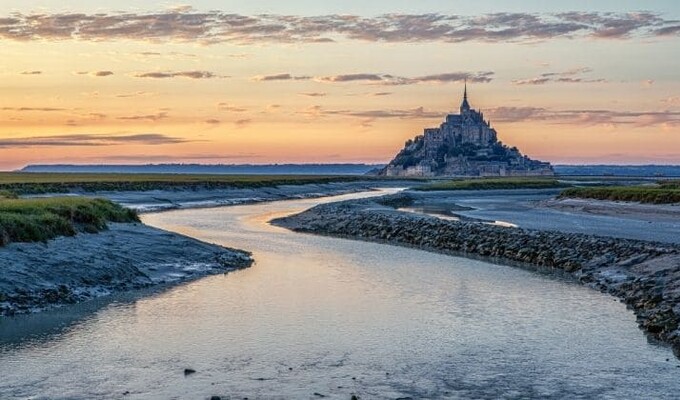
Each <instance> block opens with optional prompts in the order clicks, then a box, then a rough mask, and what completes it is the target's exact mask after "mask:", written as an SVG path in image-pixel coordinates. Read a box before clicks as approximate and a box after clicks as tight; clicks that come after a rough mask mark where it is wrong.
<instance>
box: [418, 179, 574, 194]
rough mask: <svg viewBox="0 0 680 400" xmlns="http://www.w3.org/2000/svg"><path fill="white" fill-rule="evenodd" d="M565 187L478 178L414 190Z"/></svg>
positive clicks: (551, 182) (548, 181)
mask: <svg viewBox="0 0 680 400" xmlns="http://www.w3.org/2000/svg"><path fill="white" fill-rule="evenodd" d="M565 186H566V185H565V184H563V183H561V182H560V181H558V180H557V179H553V178H531V177H509V178H478V179H465V180H451V181H441V182H433V183H430V184H427V185H423V186H418V187H415V188H414V189H415V190H425V191H427V190H491V189H551V188H561V187H565Z"/></svg>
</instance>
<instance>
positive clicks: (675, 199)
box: [559, 181, 680, 204]
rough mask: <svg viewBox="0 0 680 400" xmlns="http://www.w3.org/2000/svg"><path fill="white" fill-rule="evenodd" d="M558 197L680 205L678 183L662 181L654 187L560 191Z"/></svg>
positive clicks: (611, 187)
mask: <svg viewBox="0 0 680 400" xmlns="http://www.w3.org/2000/svg"><path fill="white" fill-rule="evenodd" d="M559 197H560V198H581V199H596V200H611V201H634V202H640V203H650V204H673V203H680V181H663V182H659V183H658V184H656V185H640V186H607V187H579V188H570V189H566V190H564V191H562V193H560V195H559Z"/></svg>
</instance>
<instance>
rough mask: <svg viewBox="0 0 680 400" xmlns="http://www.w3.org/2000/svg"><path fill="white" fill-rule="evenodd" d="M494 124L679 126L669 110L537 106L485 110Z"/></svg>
mask: <svg viewBox="0 0 680 400" xmlns="http://www.w3.org/2000/svg"><path fill="white" fill-rule="evenodd" d="M485 115H486V117H488V118H490V119H491V120H492V121H494V122H508V123H512V122H522V121H544V122H548V123H553V124H560V125H580V126H593V125H613V126H616V125H630V126H633V127H647V126H656V125H662V126H680V112H673V111H614V110H578V109H576V110H553V109H548V108H541V107H496V108H491V109H487V110H485Z"/></svg>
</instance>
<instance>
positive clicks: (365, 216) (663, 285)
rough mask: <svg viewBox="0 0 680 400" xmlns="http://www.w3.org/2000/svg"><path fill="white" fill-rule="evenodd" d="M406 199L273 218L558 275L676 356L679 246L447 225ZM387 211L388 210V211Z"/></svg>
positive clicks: (679, 350) (310, 229) (679, 345)
mask: <svg viewBox="0 0 680 400" xmlns="http://www.w3.org/2000/svg"><path fill="white" fill-rule="evenodd" d="M409 201H410V200H409V199H408V198H407V197H406V196H404V195H395V196H387V197H383V198H381V199H378V200H357V201H346V202H340V203H330V204H324V205H320V206H317V207H314V208H312V209H310V210H308V211H305V212H303V213H301V214H297V215H293V216H290V217H286V218H281V219H275V220H273V221H272V223H273V224H275V225H278V226H282V227H285V228H289V229H292V230H294V231H298V232H307V233H314V234H321V235H328V236H337V237H345V238H352V239H360V240H367V241H376V242H383V243H389V244H394V245H400V246H409V247H417V248H421V249H425V250H429V251H435V252H444V253H451V254H456V255H469V256H470V255H471V256H482V257H488V258H492V259H493V260H494V261H497V262H506V263H510V264H513V265H516V264H517V263H521V264H522V265H524V266H527V267H531V268H539V269H552V270H559V271H563V272H564V273H566V274H568V275H571V276H572V277H574V278H575V279H576V280H578V281H579V282H581V283H583V284H586V285H589V286H591V287H593V288H596V289H599V290H601V291H604V292H607V293H610V294H612V295H614V296H616V297H618V298H620V299H621V300H622V301H624V302H625V303H626V304H628V305H629V306H630V307H631V308H632V309H633V311H634V312H635V314H636V316H637V320H638V324H639V325H640V327H641V328H642V329H643V330H644V331H645V332H647V333H648V334H649V336H650V337H651V338H653V339H655V340H658V341H660V342H664V343H667V344H669V345H671V346H672V348H673V350H674V352H675V354H676V355H679V356H680V330H679V329H678V327H679V324H680V318H679V316H680V246H678V245H675V244H670V243H660V242H647V241H641V240H631V239H621V238H613V237H600V236H593V235H586V234H578V233H560V232H554V231H539V230H531V229H522V228H506V227H499V226H494V225H489V224H483V223H477V222H466V221H451V220H445V219H440V218H436V217H433V216H428V215H418V214H413V213H405V212H400V211H397V210H395V208H394V207H395V206H401V205H403V204H404V202H409ZM388 205H389V206H388Z"/></svg>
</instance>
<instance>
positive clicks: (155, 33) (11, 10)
mask: <svg viewBox="0 0 680 400" xmlns="http://www.w3.org/2000/svg"><path fill="white" fill-rule="evenodd" d="M592 3H595V2H592V1H552V2H546V1H500V0H498V1H490V0H475V1H451V0H441V1H436V0H419V1H398V0H371V1H366V0H363V1H355V0H346V1H318V0H317V1H311V0H289V1H273V0H271V1H259V0H251V1H247V2H246V1H209V0H204V1H193V2H190V4H189V3H175V2H132V1H125V0H119V1H116V2H110V1H106V2H105V1H100V0H79V1H29V0H23V1H3V2H1V3H0V41H1V45H2V57H0V86H1V90H2V95H1V97H0V121H2V122H1V125H0V169H15V168H20V167H22V166H24V165H26V164H28V163H64V162H68V163H117V164H120V163H134V164H138V163H162V162H200V163H258V164H261V163H272V162H333V163H335V162H378V163H382V162H387V161H389V160H390V159H391V158H392V156H394V154H395V153H396V152H397V151H398V150H399V149H400V148H401V146H402V145H403V142H404V141H405V140H406V139H408V138H411V137H413V136H415V135H417V134H419V133H420V132H421V131H422V129H423V128H425V127H430V126H437V125H439V123H440V122H441V120H442V119H443V117H444V115H445V114H446V113H449V112H453V111H456V112H457V109H458V106H459V105H460V101H461V96H462V91H463V81H464V80H465V79H467V81H468V91H469V97H470V102H471V105H472V107H473V108H476V109H481V110H482V111H483V112H484V114H485V116H486V117H488V118H489V119H490V120H491V123H492V125H493V126H494V127H495V128H496V130H497V131H498V135H499V139H500V140H502V141H503V142H504V143H507V144H509V145H516V146H518V147H519V148H520V149H521V150H522V151H523V152H524V153H526V154H528V155H529V156H531V157H533V158H537V159H540V160H545V161H551V162H553V163H572V164H573V163H605V164H613V163H622V164H641V163H657V164H680V2H678V1H674V0H668V1H647V2H640V1H622V0H619V1H613V0H612V1H598V2H596V3H597V6H593V5H592ZM111 4H115V5H114V6H111ZM140 4H144V5H143V6H140Z"/></svg>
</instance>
